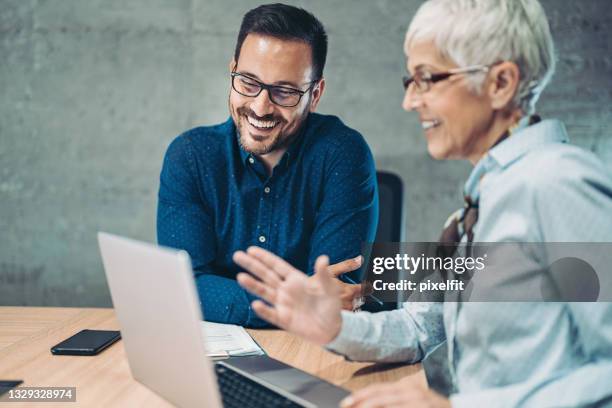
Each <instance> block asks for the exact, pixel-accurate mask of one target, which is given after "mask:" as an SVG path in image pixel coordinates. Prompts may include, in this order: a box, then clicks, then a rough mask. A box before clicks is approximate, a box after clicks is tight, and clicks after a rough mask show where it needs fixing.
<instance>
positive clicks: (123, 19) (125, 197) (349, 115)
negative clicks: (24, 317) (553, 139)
mask: <svg viewBox="0 0 612 408" xmlns="http://www.w3.org/2000/svg"><path fill="white" fill-rule="evenodd" d="M290 3H291V4H300V5H303V6H304V7H306V8H307V9H309V10H311V11H312V12H313V13H314V14H315V15H317V16H318V17H319V18H320V19H321V20H322V21H323V23H324V24H325V25H326V27H327V29H328V32H329V36H330V50H329V59H328V66H327V69H326V77H327V83H328V88H327V92H326V95H325V96H324V99H323V101H322V104H321V107H320V110H321V111H322V112H326V113H333V114H336V115H338V116H340V117H341V118H342V119H344V120H345V121H346V123H348V124H349V125H351V126H352V127H354V128H356V129H358V130H360V131H361V132H362V133H363V134H364V135H365V137H366V138H367V140H368V142H369V144H370V146H371V147H372V150H373V151H374V154H375V156H376V160H377V163H378V167H379V168H381V169H387V170H392V171H395V172H397V173H399V174H401V176H402V177H403V179H404V182H405V184H406V188H407V193H408V200H407V203H406V209H407V212H408V217H407V225H406V229H407V235H408V238H409V239H412V240H435V239H436V238H437V235H438V232H439V228H440V225H441V223H443V221H444V220H445V219H446V216H447V215H448V214H449V213H450V212H451V211H452V210H454V209H455V208H456V207H457V206H458V205H459V204H460V189H461V185H462V182H463V180H464V179H465V177H466V175H467V174H468V172H469V166H468V165H467V164H465V163H459V162H449V163H438V162H434V161H433V160H431V159H430V158H429V157H428V156H427V154H426V148H425V142H424V140H423V138H422V134H421V131H420V129H419V125H418V122H417V118H416V115H414V114H406V113H404V112H403V111H402V110H401V108H400V102H401V98H402V88H401V86H400V77H401V76H402V74H403V73H404V61H403V56H402V39H403V35H404V31H405V29H406V27H407V24H408V22H409V21H410V18H411V16H412V15H413V13H414V12H415V10H416V9H417V7H418V5H419V4H420V3H421V2H420V1H417V0H409V1H399V0H334V1H330V0H313V1H304V2H296V1H291V2H290ZM257 4H258V3H257V2H252V1H246V0H243V1H228V0H174V1H171V0H130V1H123V0H122V1H119V0H104V1H103V0H88V1H83V0H1V1H0V90H1V95H2V97H1V98H0V304H3V305H64V306H70V305H79V306H85V305H87V306H107V305H109V304H110V298H109V295H108V289H107V286H106V283H105V279H104V274H103V271H102V266H101V261H100V258H99V255H98V250H97V245H96V239H95V233H96V231H97V230H99V229H103V230H107V231H112V232H117V233H121V234H126V235H129V236H132V237H135V238H140V239H144V240H149V241H154V240H155V209H156V192H157V186H158V174H159V170H160V165H161V160H162V157H163V153H164V151H165V148H166V146H167V145H168V143H169V142H170V141H171V140H172V138H173V137H174V136H175V135H177V134H178V133H180V132H181V131H183V130H185V129H187V128H190V127H193V126H195V125H198V124H212V123H217V122H220V121H223V120H224V119H225V118H226V117H227V94H228V87H229V81H228V72H227V64H228V62H229V59H230V57H231V54H232V50H233V47H234V41H235V36H236V34H237V30H238V26H239V23H240V20H241V17H242V15H243V14H244V12H246V11H247V10H248V9H250V8H252V7H254V6H255V5H257ZM544 6H545V8H546V10H547V12H548V14H549V17H550V20H551V23H552V27H553V31H554V36H555V38H556V42H557V45H558V48H559V54H560V56H559V69H558V73H557V75H556V76H555V78H554V81H553V83H552V84H551V86H550V87H549V88H548V90H547V91H546V92H545V93H544V95H543V97H542V100H541V103H540V109H539V110H540V112H541V113H542V114H543V116H546V117H553V116H554V117H560V118H562V119H563V120H564V121H565V122H566V124H567V126H568V128H569V131H570V133H571V135H572V136H573V139H574V141H575V143H577V144H579V145H581V146H584V147H586V148H588V149H590V150H593V151H595V152H596V153H597V154H598V155H599V156H601V157H602V158H603V159H604V160H605V161H606V162H607V163H608V164H609V165H610V163H611V162H612V140H611V139H610V130H609V129H610V127H611V125H612V112H611V108H610V104H611V102H612V87H611V85H612V52H611V49H610V43H609V41H610V38H611V37H612V36H611V35H610V26H611V25H612V15H611V12H610V9H611V8H610V4H609V1H608V0H583V1H579V2H575V1H569V0H568V1H561V0H546V1H544Z"/></svg>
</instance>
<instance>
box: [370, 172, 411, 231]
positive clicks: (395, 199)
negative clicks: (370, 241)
mask: <svg viewBox="0 0 612 408" xmlns="http://www.w3.org/2000/svg"><path fill="white" fill-rule="evenodd" d="M376 179H377V180H378V207H379V212H378V229H377V230H376V239H375V241H376V242H401V241H403V240H404V184H403V183H402V179H401V178H399V176H398V175H397V174H394V173H390V172H387V171H377V172H376Z"/></svg>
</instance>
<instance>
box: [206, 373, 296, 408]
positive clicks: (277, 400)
mask: <svg viewBox="0 0 612 408" xmlns="http://www.w3.org/2000/svg"><path fill="white" fill-rule="evenodd" d="M215 371H216V373H217V382H218V383H219V389H220V391H221V398H222V399H223V406H224V407H225V408H234V407H236V408H245V407H249V408H259V407H261V408H275V407H282V408H286V407H292V408H293V407H301V405H299V404H297V403H295V402H293V401H291V400H289V399H287V398H285V397H283V396H282V395H280V394H278V393H276V392H274V391H272V390H271V389H269V388H266V387H264V386H263V385H261V384H259V383H257V382H255V381H253V380H251V379H250V378H247V377H245V376H243V375H241V374H239V373H237V372H235V371H233V370H231V369H229V368H227V367H224V366H222V365H220V364H215Z"/></svg>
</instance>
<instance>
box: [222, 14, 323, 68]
mask: <svg viewBox="0 0 612 408" xmlns="http://www.w3.org/2000/svg"><path fill="white" fill-rule="evenodd" d="M249 34H261V35H269V36H271V37H275V38H278V39H281V40H298V41H303V42H305V43H306V44H308V45H309V46H310V49H311V51H312V67H313V71H314V78H313V80H318V79H321V78H322V77H323V68H324V67H325V59H326V58H327V34H326V33H325V28H323V24H321V22H320V21H319V20H317V18H316V17H315V16H313V15H312V14H311V13H309V12H308V11H306V10H304V9H302V8H298V7H293V6H288V5H286V4H281V3H275V4H264V5H261V6H259V7H256V8H254V9H252V10H250V11H249V12H247V13H246V14H245V15H244V17H243V18H242V24H241V25H240V32H239V33H238V40H237V41H236V50H235V51H234V60H235V61H236V62H238V57H239V56H240V49H241V48H242V43H243V42H244V39H245V38H246V37H247V35H249Z"/></svg>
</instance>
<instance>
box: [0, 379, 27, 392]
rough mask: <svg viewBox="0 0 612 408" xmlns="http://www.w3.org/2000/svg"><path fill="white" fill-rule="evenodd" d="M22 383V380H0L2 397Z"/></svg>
mask: <svg viewBox="0 0 612 408" xmlns="http://www.w3.org/2000/svg"><path fill="white" fill-rule="evenodd" d="M22 382H23V381H21V380H0V395H2V394H4V393H5V392H9V391H10V390H12V389H13V388H15V387H16V386H18V385H19V384H21V383H22Z"/></svg>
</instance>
